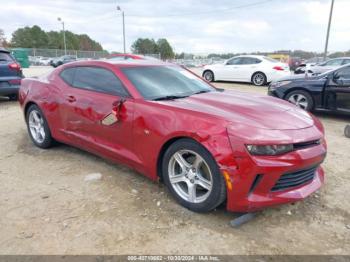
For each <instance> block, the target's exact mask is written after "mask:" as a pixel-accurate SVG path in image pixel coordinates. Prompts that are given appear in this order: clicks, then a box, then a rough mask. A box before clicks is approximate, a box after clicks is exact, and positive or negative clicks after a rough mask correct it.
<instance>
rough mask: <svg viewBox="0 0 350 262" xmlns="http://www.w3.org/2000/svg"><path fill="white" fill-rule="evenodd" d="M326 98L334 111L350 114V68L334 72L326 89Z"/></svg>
mask: <svg viewBox="0 0 350 262" xmlns="http://www.w3.org/2000/svg"><path fill="white" fill-rule="evenodd" d="M326 96H327V98H328V100H330V101H332V102H333V105H332V107H333V109H336V110H339V111H345V112H349V113H350V66H347V67H344V68H341V69H339V70H337V71H335V72H334V74H333V77H331V78H330V79H329V83H328V86H327V87H326Z"/></svg>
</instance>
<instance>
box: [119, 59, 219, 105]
mask: <svg viewBox="0 0 350 262" xmlns="http://www.w3.org/2000/svg"><path fill="white" fill-rule="evenodd" d="M122 71H123V72H124V74H125V75H126V76H127V77H128V78H129V80H130V81H131V82H132V84H133V85H134V86H135V87H136V88H137V90H138V91H139V92H140V93H141V95H142V96H143V97H144V98H145V99H148V100H158V99H162V98H165V99H167V98H168V99H175V98H181V97H186V96H190V95H193V94H198V93H205V92H211V91H215V89H214V88H213V87H211V86H210V85H209V84H207V83H206V82H205V81H203V80H202V79H200V78H198V77H197V76H195V75H193V74H192V73H190V72H188V71H187V70H185V69H183V68H181V67H177V66H141V67H125V68H122Z"/></svg>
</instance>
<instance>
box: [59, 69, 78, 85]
mask: <svg viewBox="0 0 350 262" xmlns="http://www.w3.org/2000/svg"><path fill="white" fill-rule="evenodd" d="M74 74H75V68H67V69H64V70H63V71H62V72H61V73H60V77H61V78H62V79H63V81H64V82H66V83H67V84H68V85H71V86H72V85H73V80H74Z"/></svg>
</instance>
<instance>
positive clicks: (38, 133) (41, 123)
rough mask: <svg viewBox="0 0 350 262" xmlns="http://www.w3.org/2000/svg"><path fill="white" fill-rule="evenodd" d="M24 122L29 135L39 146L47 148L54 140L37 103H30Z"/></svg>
mask: <svg viewBox="0 0 350 262" xmlns="http://www.w3.org/2000/svg"><path fill="white" fill-rule="evenodd" d="M26 123H27V129H28V133H29V136H30V138H31V140H32V141H33V143H34V144H35V145H36V146H37V147H40V148H49V147H51V146H52V144H53V142H54V140H53V138H52V136H51V131H50V128H49V126H48V123H47V121H46V118H45V116H44V114H43V113H42V111H41V110H40V108H39V107H38V106H37V105H31V106H30V107H29V108H28V111H27V113H26Z"/></svg>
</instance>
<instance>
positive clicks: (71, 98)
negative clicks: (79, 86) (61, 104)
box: [67, 96, 77, 103]
mask: <svg viewBox="0 0 350 262" xmlns="http://www.w3.org/2000/svg"><path fill="white" fill-rule="evenodd" d="M67 101H68V102H69V103H73V102H75V101H77V99H76V98H75V97H74V96H68V97H67Z"/></svg>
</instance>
